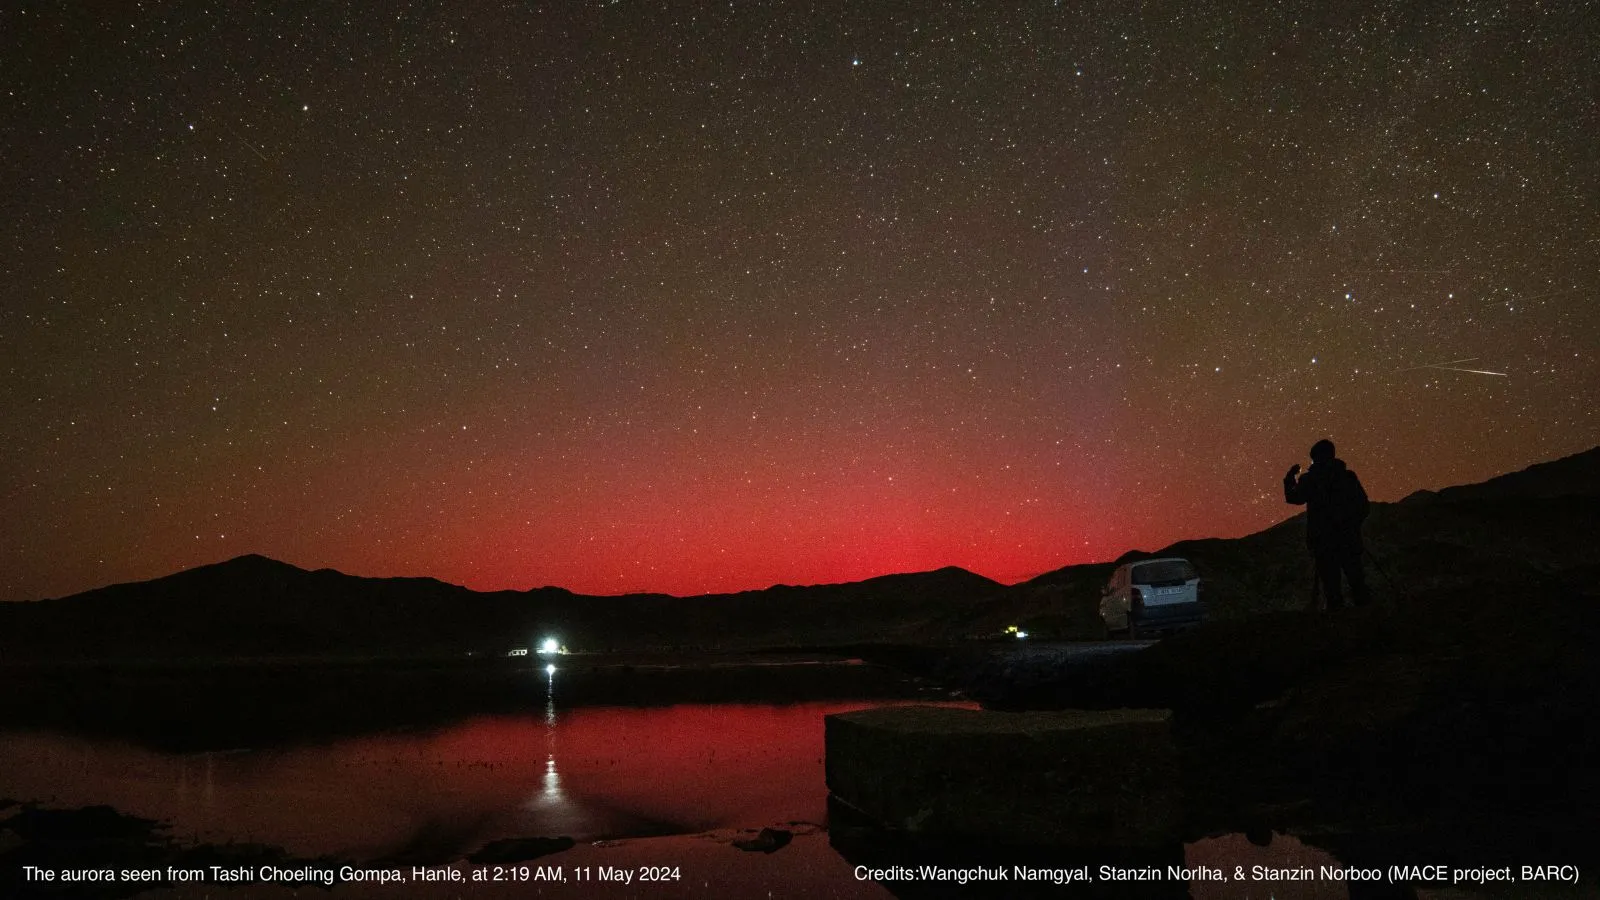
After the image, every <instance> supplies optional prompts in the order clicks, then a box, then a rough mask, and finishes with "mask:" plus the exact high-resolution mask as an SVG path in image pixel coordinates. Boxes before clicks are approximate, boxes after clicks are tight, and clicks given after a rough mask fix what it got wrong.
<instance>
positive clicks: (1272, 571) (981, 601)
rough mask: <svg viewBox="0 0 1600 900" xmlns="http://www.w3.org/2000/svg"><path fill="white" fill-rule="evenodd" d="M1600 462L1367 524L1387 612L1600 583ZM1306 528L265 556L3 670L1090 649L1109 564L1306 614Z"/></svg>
mask: <svg viewBox="0 0 1600 900" xmlns="http://www.w3.org/2000/svg"><path fill="white" fill-rule="evenodd" d="M1597 496H1600V448H1595V449H1593V450H1588V451H1585V452H1583V453H1578V454H1575V455H1573V456H1569V457H1566V458H1564V459H1559V460H1555V461H1552V462H1548V463H1541V464H1539V465H1535V466H1531V467H1529V468H1528V469H1525V470H1523V471H1520V472H1514V473H1510V474H1507V475H1502V476H1499V477H1496V478H1493V479H1490V480H1488V481H1485V482H1482V483H1480V484H1475V485H1466V486H1461V487H1452V488H1446V489H1444V490H1441V491H1437V492H1419V493H1417V494H1413V495H1411V496H1410V497H1407V498H1406V499H1405V500H1402V501H1400V502H1399V503H1375V504H1373V509H1372V513H1371V516H1370V518H1369V520H1368V523H1367V527H1366V534H1367V538H1368V543H1369V546H1370V547H1371V549H1372V561H1371V563H1370V564H1371V565H1373V566H1374V567H1381V569H1380V570H1379V572H1378V574H1377V576H1376V577H1375V578H1373V583H1374V586H1375V588H1376V589H1377V590H1378V591H1379V593H1380V595H1382V594H1384V593H1385V592H1387V593H1388V594H1389V595H1393V596H1398V595H1410V594H1418V595H1420V594H1428V593H1430V592H1431V593H1439V592H1448V591H1450V590H1455V589H1460V588H1462V587H1463V586H1467V585H1472V586H1474V589H1475V590H1487V589H1491V588H1492V587H1493V586H1494V585H1496V584H1502V585H1505V584H1516V585H1518V586H1520V587H1521V588H1526V587H1527V586H1528V585H1529V584H1532V583H1540V584H1550V585H1552V586H1558V585H1559V584H1560V583H1561V581H1562V579H1571V578H1578V577H1587V576H1586V573H1589V574H1592V573H1593V572H1594V571H1595V570H1597V569H1600V534H1597V529H1600V516H1597V515H1595V513H1596V511H1597V504H1596V498H1597ZM1300 520H1301V516H1299V515H1297V516H1294V517H1292V518H1289V519H1286V520H1285V521H1283V522H1280V523H1278V524H1277V525H1274V526H1272V527H1270V528H1267V529H1265V530H1263V531H1259V532H1256V533H1254V534H1250V535H1246V536H1244V537H1241V538H1234V539H1217V538H1209V539H1202V540H1189V541H1180V542H1178V543H1176V544H1173V545H1171V546H1169V547H1166V548H1163V549H1161V550H1159V551H1156V552H1155V553H1153V554H1146V553H1142V552H1139V551H1133V552H1130V553H1128V554H1125V555H1124V556H1122V557H1120V558H1119V559H1118V560H1117V561H1114V562H1103V563H1092V564H1086V565H1077V566H1068V567H1066V568H1062V569H1057V570H1055V571H1052V572H1047V573H1045V574H1042V575H1040V576H1038V577H1036V578H1032V579H1030V580H1028V581H1025V582H1023V583H1021V584H1018V585H1014V586H1010V587H1007V586H1005V585H1002V584H999V583H998V582H994V581H991V580H989V579H987V578H984V577H982V576H980V575H976V574H974V573H972V572H968V571H966V570H964V569H960V568H956V567H947V568H943V569H938V570H935V571H931V572H917V573H908V574H898V575H884V576H880V577H877V578H869V579H867V580H865V581H859V582H851V583H846V584H830V585H810V586H790V585H775V586H773V587H770V588H767V589H765V590H757V591H744V592H739V593H731V594H709V595H703V596H695V597H675V596H670V595H667V594H626V595H621V596H586V595H581V594H575V593H573V592H571V591H567V590H564V589H562V588H556V587H543V588H536V589H533V590H528V591H493V592H480V591H473V590H469V589H467V588H464V587H460V586H457V585H452V584H447V583H445V582H442V581H438V580H436V579H432V578H365V577H359V576H353V575H346V574H343V573H341V572H337V571H334V570H332V569H318V570H316V571H307V570H305V569H301V568H298V567H296V566H292V565H289V564H288V563H284V562H279V561H277V560H273V559H269V558H267V557H264V556H259V555H254V554H252V555H247V556H241V557H238V558H235V559H230V560H227V561H225V562H220V563H216V564H214V565H207V566H201V567H198V568H195V569H190V570H186V571H183V572H178V573H175V574H172V575H167V576H165V577H162V578H156V579H153V580H151V581H144V582H136V583H130V584H119V585H111V586H108V587H103V588H97V589H95V590H91V591H86V592H84V593H80V594H75V595H73V596H69V597H62V598H57V599H52V600H41V601H35V602H31V603H3V604H0V654H3V657H0V658H3V659H5V660H10V661H16V660H28V659H86V660H140V659H142V660H171V659H185V658H188V659H236V658H272V657H277V658H300V657H354V658H362V657H367V658H371V657H387V656H439V655H449V656H460V655H464V654H467V653H476V654H483V655H500V654H503V653H505V652H506V651H507V650H509V649H511V648H516V647H531V646H533V645H534V644H535V643H536V642H537V641H538V639H539V638H540V637H541V636H543V635H546V634H550V635H555V636H558V637H559V639H560V640H561V641H563V642H564V643H565V644H566V645H567V646H568V647H570V648H572V649H574V650H631V649H690V648H717V649H749V648H762V647H804V646H825V645H835V646H837V645H847V644H864V643H917V642H928V641H939V640H948V639H959V638H965V637H973V636H980V635H986V634H993V633H997V632H999V631H1001V630H1002V629H1004V628H1005V626H1006V625H1008V624H1021V625H1023V626H1024V627H1026V628H1028V630H1030V631H1033V632H1034V633H1035V634H1037V635H1039V636H1041V637H1064V638H1087V637H1093V636H1096V635H1097V631H1098V627H1099V622H1098V617H1097V614H1096V608H1097V605H1098V601H1099V590H1100V586H1101V585H1103V584H1104V583H1105V581H1106V579H1107V577H1109V575H1110V573H1111V571H1112V570H1113V569H1114V568H1115V567H1116V565H1117V564H1118V563H1120V562H1123V561H1127V560H1129V559H1137V558H1141V557H1143V556H1150V555H1160V556H1166V555H1171V556H1183V557H1186V558H1188V559H1189V560H1190V561H1192V562H1193V563H1194V564H1195V566H1196V568H1197V569H1198V570H1199V571H1200V573H1201V575H1202V576H1203V577H1204V578H1205V579H1206V581H1207V586H1208V590H1209V596H1210V598H1211V604H1212V610H1213V616H1214V617H1216V618H1219V619H1229V618H1241V617H1247V616H1251V615H1255V614H1260V613H1264V612H1270V611H1273V610H1280V609H1298V608H1304V606H1305V605H1306V604H1307V602H1308V601H1309V599H1310V583H1311V582H1310V564H1309V562H1308V558H1307V556H1306V552H1305V544H1304V525H1303V523H1302V522H1301V521H1300Z"/></svg>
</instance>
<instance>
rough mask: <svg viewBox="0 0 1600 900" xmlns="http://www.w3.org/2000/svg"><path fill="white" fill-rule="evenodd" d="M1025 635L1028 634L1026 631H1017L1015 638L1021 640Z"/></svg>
mask: <svg viewBox="0 0 1600 900" xmlns="http://www.w3.org/2000/svg"><path fill="white" fill-rule="evenodd" d="M1027 636H1028V633H1027V632H1026V631H1018V632H1017V639H1018V640H1022V639H1023V638H1026V637H1027Z"/></svg>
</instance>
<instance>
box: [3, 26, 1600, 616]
mask: <svg viewBox="0 0 1600 900" xmlns="http://www.w3.org/2000/svg"><path fill="white" fill-rule="evenodd" d="M1597 97H1600V6H1597V5H1596V4H1595V3H1585V2H1555V3H1546V4H1543V5H1539V4H1534V3H1515V4H1511V3H1507V4H1498V3H1496V4H1489V3H1471V2H1456V0H1449V2H1432V3H1405V4H1400V3H1394V4H1371V3H1311V2H1294V0H1287V2H1254V3H1238V4H1218V3H1207V2H1190V0H1184V2H1172V3H1149V4H1134V3H1127V2H1122V0H1114V2H1103V3H1073V2H1055V3H1053V2H1026V3H1016V4H1012V3H988V2H980V3H962V4H934V3H889V2H882V3H879V2H872V3H857V4H850V5H843V4H830V3H810V4H806V3H797V4H782V5H757V4H747V3H743V2H739V3H733V4H727V3H723V4H716V5H712V4H690V3H675V2H674V3H646V2H635V0H614V2H606V3H596V2H586V3H578V2H572V3H556V4H547V5H544V6H543V7H536V6H534V5H532V4H522V3H512V2H492V0H484V2H463V3H442V4H437V5H431V4H429V5H424V4H410V3H405V2H394V3H374V4H370V5H368V6H367V7H366V9H365V10H363V11H352V10H350V9H346V8H344V6H343V5H342V4H331V3H323V2H320V0H319V2H302V3H202V4H164V3H143V4H134V3H131V2H130V3H110V4H78V3H59V4H44V3H31V2H20V3H8V4H6V5H5V7H4V10H3V11H0V116H3V121H4V123H5V124H4V128H3V129H0V205H3V207H4V216H3V217H0V229H3V233H0V234H3V241H4V252H3V254H0V266H3V271H0V372H3V378H4V390H3V394H0V397H3V399H0V454H3V458H4V465H3V466H0V479H3V480H0V498H3V499H0V530H3V542H0V597H4V598H7V599H27V598H36V597H43V596H56V595H61V594H65V593H70V592H74V591H78V590H83V589H87V588H90V587H95V586H98V585H102V584H106V583H111V582H116V581H128V580H136V579H143V578H150V577H154V576H158V575H162V574H166V573H168V572H171V571H174V570H177V569H179V568H182V567H186V566H194V565H199V564H204V563H209V562H215V561H218V560H222V559H226V558H229V557H232V556H236V555H239V554H243V553H251V552H255V553H263V554H266V555H269V556H273V557H276V558H279V559H283V560H286V561H288V562H292V563H295V564H297V565H300V566H304V567H307V568H318V567H324V566H327V567H333V568H337V569H340V570H343V571H346V572H351V573H354V574H361V575H431V576H435V577H438V578H441V579H444V580H446V581H451V582H455V583H460V584H466V585H469V586H471V587H475V588H484V589H488V588H517V589H521V588H527V587H532V586H537V585H545V584H555V585H561V586H564V587H568V588H572V589H574V590H578V591H583V592H590V593H618V592H624V591H634V590H660V591H667V592H672V593H697V592H703V591H713V590H733V589H744V588H758V587H765V586H767V585H769V584H772V583H776V582H783V583H792V584H793V583H816V582H829V581H844V580H854V579H859V578H864V577H868V576H872V575H879V574H885V573H889V572H897V571H911V570H923V569H931V568H937V567H940V566H945V565H959V566H963V567H966V568H969V569H972V570H974V571H976V572H979V573H981V574H984V575H987V576H989V577H991V578H995V579H998V580H1001V581H1007V582H1010V581H1016V580H1020V579H1023V578H1026V577H1029V576H1031V575H1034V574H1037V573H1039V572H1042V571H1046V570H1049V569H1053V568H1056V567H1059V566H1062V565H1066V564H1070V563H1076V562H1086V561H1092V560H1102V559H1108V558H1111V557H1114V556H1116V555H1118V554H1120V553H1122V552H1123V551H1125V550H1127V549H1130V548H1132V547H1141V548H1145V549H1155V548H1158V547H1160V546H1162V545H1164V544H1166V543H1169V542H1171V541H1174V540H1178V539H1182V538H1185V537H1201V536H1213V535H1214V536H1234V535H1240V534H1244V533H1248V532H1250V531H1254V530H1257V529H1259V528H1262V527H1265V526H1267V525H1270V524H1272V523H1274V522H1276V521H1279V520H1281V519H1283V518H1285V517H1286V516H1288V515H1289V514H1290V513H1292V512H1293V510H1292V509H1291V508H1289V507H1287V506H1285V505H1284V503H1283V500H1282V495H1281V490H1280V488H1279V480H1280V478H1281V477H1282V474H1283V471H1284V470H1285V469H1286V468H1287V467H1288V466H1289V464H1290V463H1293V462H1301V463H1302V464H1303V463H1305V462H1306V460H1305V454H1306V450H1307V448H1308V447H1309V446H1310V445H1311V443H1312V442H1313V441H1314V440H1316V439H1317V438H1320V437H1323V436H1330V437H1332V438H1333V439H1334V440H1335V441H1336V442H1337V443H1338V444H1339V447H1340V455H1341V456H1342V457H1344V458H1345V459H1346V460H1347V461H1348V462H1349V463H1350V465H1351V466H1352V467H1354V468H1355V469H1356V470H1357V471H1358V472H1359V473H1360V474H1361V476H1362V478H1363V480H1364V481H1365V482H1366V484H1367V487H1368V490H1369V492H1370V493H1371V494H1372V495H1373V497H1374V498H1376V499H1379V500H1398V499H1399V498H1401V497H1403V496H1405V495H1406V494H1408V493H1410V492H1412V491H1414V490H1417V489H1419V488H1437V487H1441V486H1444V485H1448V484H1453V483H1461V482H1466V481H1474V480H1481V479H1483V478H1486V477H1489V476H1492V475H1494V474H1498V473H1500V472H1504V471H1508V470H1512V469H1517V468H1522V467H1524V466H1526V465H1528V464H1530V463H1534V462H1538V461H1542V460H1545V459H1550V458H1554V457H1557V456H1561V455H1564V454H1567V453H1571V452H1575V451H1578V450H1582V449H1586V448H1589V447H1592V446H1594V445H1596V444H1600V410H1597V400H1600V355H1597V348H1600V341H1597V338H1600V309H1597V305H1596V295H1597V291H1600V202H1597V201H1600V151H1597V150H1596V146H1595V135H1596V134H1600V101H1597ZM1441 363H1443V364H1450V365H1452V366H1454V368H1453V369H1448V368H1439V367H1436V366H1435V364H1441ZM1428 366H1435V367H1431V368H1430V367H1428ZM1419 367H1421V368H1419ZM1466 369H1474V370H1478V371H1463V370H1466ZM1484 373H1496V374H1484Z"/></svg>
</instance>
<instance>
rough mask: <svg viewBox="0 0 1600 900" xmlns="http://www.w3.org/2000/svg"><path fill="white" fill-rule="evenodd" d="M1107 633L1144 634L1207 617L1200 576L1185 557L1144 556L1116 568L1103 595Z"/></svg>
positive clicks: (1132, 635) (1101, 599) (1143, 635)
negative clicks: (1149, 557) (1161, 557)
mask: <svg viewBox="0 0 1600 900" xmlns="http://www.w3.org/2000/svg"><path fill="white" fill-rule="evenodd" d="M1100 618H1101V619H1102V620H1103V621H1104V622H1105V623H1106V632H1107V633H1108V634H1125V635H1127V636H1128V637H1130V638H1138V637H1145V636H1149V635H1151V634H1154V633H1156V632H1158V631H1165V630H1168V629H1172V628H1182V627H1186V626H1189V625H1198V624H1199V623H1200V622H1201V621H1202V620H1203V619H1204V618H1205V605H1204V604H1203V603H1202V602H1201V599H1200V576H1199V575H1198V574H1196V573H1195V570H1194V566H1191V565H1189V561H1188V560H1186V559H1180V558H1178V557H1176V556H1169V557H1166V558H1164V559H1141V560H1139V561H1138V562H1131V563H1124V564H1122V565H1120V566H1118V567H1117V571H1116V573H1115V574H1113V575H1112V576H1111V581H1110V582H1108V583H1107V584H1106V586H1105V589H1104V590H1103V591H1101V594H1100Z"/></svg>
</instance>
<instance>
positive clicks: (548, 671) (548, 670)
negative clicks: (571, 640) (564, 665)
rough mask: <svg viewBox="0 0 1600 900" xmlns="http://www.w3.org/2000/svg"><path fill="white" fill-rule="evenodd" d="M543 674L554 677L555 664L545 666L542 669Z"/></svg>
mask: <svg viewBox="0 0 1600 900" xmlns="http://www.w3.org/2000/svg"><path fill="white" fill-rule="evenodd" d="M544 673H545V674H546V675H554V674H555V673H556V664H555V663H551V664H549V665H548V666H545V667H544Z"/></svg>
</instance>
